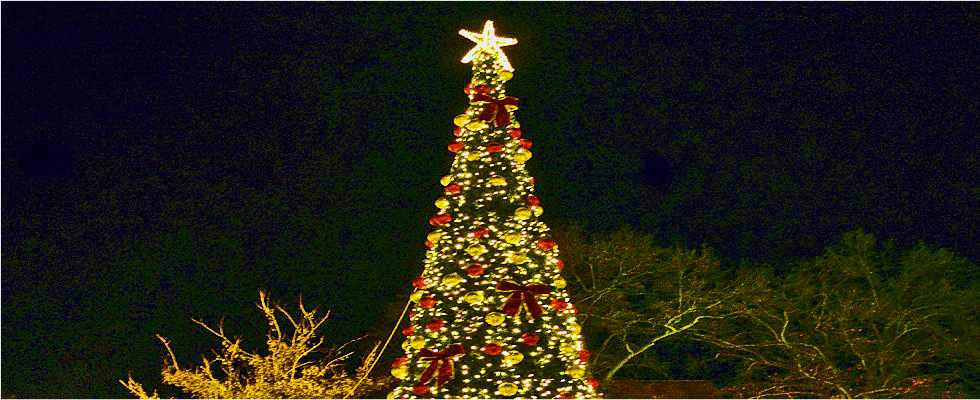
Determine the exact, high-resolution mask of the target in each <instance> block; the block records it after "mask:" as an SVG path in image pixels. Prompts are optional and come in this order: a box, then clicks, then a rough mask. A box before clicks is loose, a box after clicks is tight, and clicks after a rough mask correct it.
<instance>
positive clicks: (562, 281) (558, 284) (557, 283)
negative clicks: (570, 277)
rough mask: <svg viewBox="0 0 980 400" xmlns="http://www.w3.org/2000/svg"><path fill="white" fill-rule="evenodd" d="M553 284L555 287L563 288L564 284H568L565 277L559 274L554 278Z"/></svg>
mask: <svg viewBox="0 0 980 400" xmlns="http://www.w3.org/2000/svg"><path fill="white" fill-rule="evenodd" d="M554 285H555V287H556V288H559V289H564V288H565V286H567V285H568V281H566V280H565V278H562V277H560V276H559V277H557V278H555V282H554Z"/></svg>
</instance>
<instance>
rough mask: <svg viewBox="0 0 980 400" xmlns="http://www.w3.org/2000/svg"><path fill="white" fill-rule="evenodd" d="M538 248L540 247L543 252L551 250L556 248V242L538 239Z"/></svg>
mask: <svg viewBox="0 0 980 400" xmlns="http://www.w3.org/2000/svg"><path fill="white" fill-rule="evenodd" d="M538 247H540V248H541V250H551V249H553V248H555V241H554V240H552V239H548V238H541V239H538Z"/></svg>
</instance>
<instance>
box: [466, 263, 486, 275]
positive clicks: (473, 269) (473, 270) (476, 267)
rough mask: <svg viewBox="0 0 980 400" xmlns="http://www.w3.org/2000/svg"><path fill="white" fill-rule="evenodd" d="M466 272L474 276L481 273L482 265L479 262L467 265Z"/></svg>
mask: <svg viewBox="0 0 980 400" xmlns="http://www.w3.org/2000/svg"><path fill="white" fill-rule="evenodd" d="M466 274H467V275H469V276H474V277H476V276H480V275H483V266H482V265H480V264H472V265H470V266H469V267H466Z"/></svg>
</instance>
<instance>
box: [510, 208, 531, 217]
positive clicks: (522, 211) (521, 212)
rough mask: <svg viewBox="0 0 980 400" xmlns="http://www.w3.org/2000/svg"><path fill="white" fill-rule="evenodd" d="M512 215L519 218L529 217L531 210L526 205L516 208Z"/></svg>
mask: <svg viewBox="0 0 980 400" xmlns="http://www.w3.org/2000/svg"><path fill="white" fill-rule="evenodd" d="M514 217H516V218H517V219H519V220H525V219H528V218H531V210H529V209H528V208H527V207H521V208H518V209H517V211H514Z"/></svg>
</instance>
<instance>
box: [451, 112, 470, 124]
mask: <svg viewBox="0 0 980 400" xmlns="http://www.w3.org/2000/svg"><path fill="white" fill-rule="evenodd" d="M469 120H470V116H469V115H466V114H459V115H457V116H456V118H453V124H456V126H463V125H466V123H467V122H469Z"/></svg>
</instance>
